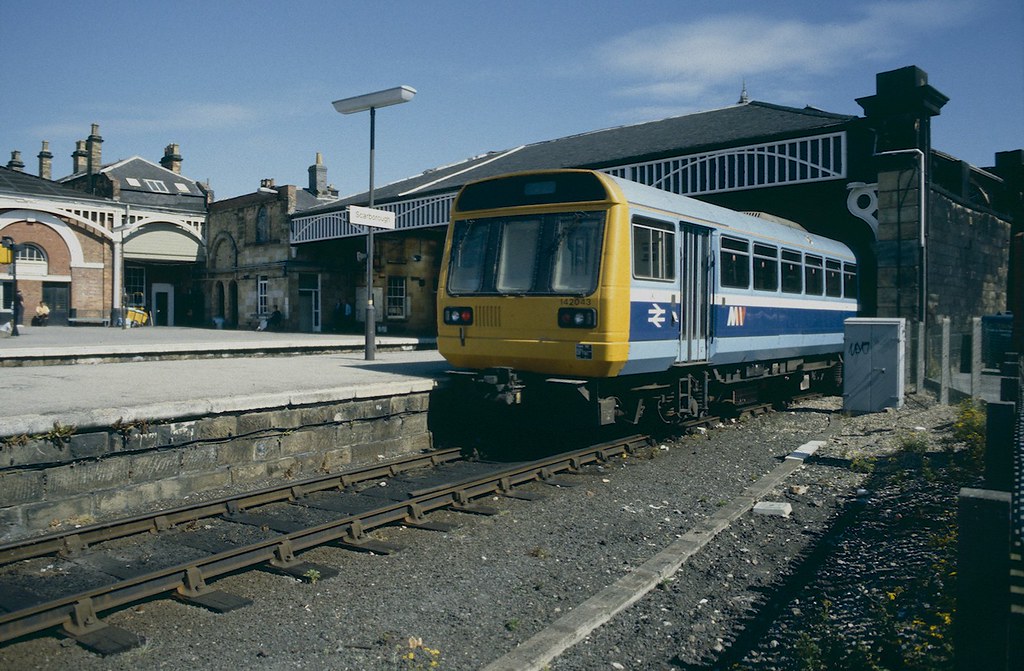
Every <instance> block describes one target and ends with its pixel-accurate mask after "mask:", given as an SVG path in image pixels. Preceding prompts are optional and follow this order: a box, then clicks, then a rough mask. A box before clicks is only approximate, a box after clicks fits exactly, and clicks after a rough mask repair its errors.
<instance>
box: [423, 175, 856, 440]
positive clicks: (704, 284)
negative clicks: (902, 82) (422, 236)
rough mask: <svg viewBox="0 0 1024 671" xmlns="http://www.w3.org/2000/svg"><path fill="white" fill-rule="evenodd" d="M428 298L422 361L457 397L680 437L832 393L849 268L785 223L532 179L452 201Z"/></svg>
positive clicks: (578, 182) (835, 246)
mask: <svg viewBox="0 0 1024 671" xmlns="http://www.w3.org/2000/svg"><path fill="white" fill-rule="evenodd" d="M437 296H438V338H437V347H438V350H439V351H440V353H441V354H442V355H443V356H444V357H445V358H446V359H447V360H448V361H449V362H450V363H451V364H452V365H453V367H455V370H453V371H452V373H453V378H454V380H455V381H462V382H463V383H464V384H465V385H466V387H467V393H472V394H474V395H476V396H478V397H480V398H488V399H491V400H494V401H497V402H499V403H507V404H510V405H516V404H522V403H528V402H531V399H532V402H536V403H545V404H546V403H549V402H558V403H562V402H566V400H567V399H568V400H571V402H573V403H577V404H581V405H580V408H581V412H582V413H583V414H585V415H586V416H587V417H588V418H590V419H588V420H587V421H590V420H591V419H592V420H593V421H595V422H597V423H599V424H613V423H621V422H625V423H639V422H640V421H641V420H642V419H644V418H647V419H652V418H653V419H656V420H658V421H664V422H680V421H684V420H686V419H688V418H692V417H697V416H700V415H703V414H706V413H708V411H709V408H712V407H714V406H715V405H716V404H721V405H727V404H733V405H738V404H742V403H746V402H751V401H753V400H756V399H762V400H763V399H765V397H770V398H773V399H774V398H779V397H782V396H785V395H787V394H788V395H789V396H792V395H793V394H794V393H797V392H798V391H799V390H806V389H809V388H811V387H813V386H815V385H824V386H829V385H833V386H834V385H835V384H837V383H838V382H840V380H841V375H842V358H841V353H842V349H843V321H844V320H845V319H846V318H848V317H852V316H855V315H856V313H857V266H856V259H855V257H854V255H853V253H852V252H851V251H850V249H849V248H848V247H846V246H845V245H843V244H841V243H839V242H836V241H834V240H830V239H827V238H823V237H821V236H818V235H812V234H811V233H809V232H807V231H806V230H804V229H803V228H802V227H800V226H798V225H797V224H795V223H793V222H788V221H786V220H782V219H778V218H775V217H771V216H769V215H764V214H756V213H754V214H744V213H739V212H735V211H732V210H729V209H725V208H722V207H717V206H715V205H711V204H708V203H705V202H702V201H699V200H695V199H693V198H688V197H685V196H680V195H676V194H672V193H669V192H667V191H662V190H660V189H655V188H652V187H648V186H645V185H642V184H638V183H636V182H631V181H628V180H625V179H620V178H617V177H613V176H610V175H607V174H604V173H600V172H595V171H589V170H553V171H536V172H525V173H515V174H509V175H504V176H500V177H495V178H492V179H485V180H481V181H477V182H472V183H469V184H467V185H466V186H464V187H463V189H462V190H461V191H460V193H459V195H458V196H457V198H456V200H455V202H454V205H453V210H452V216H451V221H450V225H449V229H448V234H447V238H446V241H445V250H444V258H443V261H442V267H441V275H440V280H439V286H438V294H437ZM833 388H834V387H833ZM552 399H554V401H552ZM559 407H568V406H561V405H560V406H559Z"/></svg>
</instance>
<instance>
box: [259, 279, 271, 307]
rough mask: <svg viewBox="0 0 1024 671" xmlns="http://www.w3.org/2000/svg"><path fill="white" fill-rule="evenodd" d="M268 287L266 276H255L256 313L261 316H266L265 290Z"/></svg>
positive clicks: (268, 282) (268, 281)
mask: <svg viewBox="0 0 1024 671" xmlns="http://www.w3.org/2000/svg"><path fill="white" fill-rule="evenodd" d="M269 286H270V278H268V277H267V276H266V275H257V276H256V312H258V313H259V314H261V315H265V314H267V289H268V288H269Z"/></svg>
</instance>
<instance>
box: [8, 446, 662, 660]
mask: <svg viewBox="0 0 1024 671" xmlns="http://www.w3.org/2000/svg"><path fill="white" fill-rule="evenodd" d="M646 443H647V438H646V437H644V436H633V437H630V438H626V439H623V440H619V441H614V442H610V443H602V444H599V445H594V446H591V447H588V448H583V449H581V450H576V451H573V452H568V453H564V454H560V455H557V456H554V457H550V458H546V459H540V460H537V461H532V462H527V463H524V464H516V465H511V466H508V465H504V464H480V463H474V462H465V461H460V460H459V459H460V457H459V455H458V451H457V450H448V451H442V452H436V453H429V454H425V455H417V456H415V457H411V458H407V459H404V460H398V461H393V462H388V463H387V464H381V465H378V466H374V467H370V468H366V469H360V470H358V471H350V472H346V473H341V474H337V475H333V476H325V477H320V478H313V479H309V480H305V481H302V482H297V483H292V484H289V485H284V486H281V487H275V488H269V489H263V490H260V491H256V492H249V493H246V494H243V495H240V496H237V497H229V498H225V499H220V500H218V501H213V502H208V503H203V504H197V505H194V506H187V507H181V508H175V509H173V510H166V511H159V512H156V513H153V514H149V515H144V516H139V517H135V518H131V519H127V520H122V521H119V522H115V523H111V524H101V525H92V526H90V527H86V528H83V529H78V530H75V531H73V532H69V533H62V534H56V535H53V536H47V537H44V538H40V539H34V540H33V539H29V540H27V541H22V542H18V543H14V544H8V545H5V546H0V563H2V565H0V569H3V571H2V572H0V643H4V642H7V641H10V640H13V639H16V638H20V637H22V636H25V635H28V634H32V633H36V632H40V631H45V630H47V629H51V628H54V627H63V629H64V632H65V633H66V634H68V635H70V636H72V637H73V638H76V639H77V640H78V641H79V642H80V643H81V644H83V645H85V646H86V647H89V648H91V649H93V650H95V651H97V652H101V653H104V654H106V653H109V652H116V651H119V650H123V649H127V648H130V647H133V646H134V645H137V644H138V640H137V638H136V637H134V635H132V634H130V632H124V631H123V630H119V629H118V628H116V627H112V626H109V625H107V624H105V623H103V622H102V620H101V619H100V615H101V613H103V612H105V611H109V610H112V609H115V608H121V607H124V606H126V605H128V604H131V603H134V602H137V601H140V600H143V599H147V598H151V597H154V596H158V595H165V594H173V595H175V596H176V597H177V598H179V599H183V600H186V601H192V602H195V603H196V604H198V605H202V606H205V607H207V608H212V609H221V610H230V609H233V608H234V607H238V606H240V605H244V604H245V603H247V602H245V601H244V600H240V599H238V597H232V596H231V595H225V594H223V593H221V592H218V591H216V590H213V589H211V588H210V586H209V581H211V580H212V579H215V578H218V577H220V576H223V575H226V574H229V573H233V572H237V571H240V570H243V569H248V568H254V567H261V566H262V567H265V568H272V569H274V570H278V571H281V572H285V573H287V574H289V575H292V576H295V577H299V578H302V577H304V576H305V577H308V576H310V575H317V576H318V577H329V576H330V575H333V574H334V573H336V572H334V571H333V570H332V569H330V568H328V567H322V566H317V565H314V564H309V563H306V562H302V561H300V560H299V559H298V555H299V554H300V553H302V552H304V551H305V550H309V549H311V548H314V547H318V546H322V545H326V544H331V543H333V544H335V545H340V546H341V547H345V548H349V549H356V550H372V551H383V552H387V551H388V548H387V547H386V546H382V545H381V544H380V543H378V542H377V541H375V540H374V539H372V538H370V537H368V536H367V533H368V532H370V531H372V530H374V529H376V528H379V527H382V526H386V525H391V524H406V525H409V526H421V527H423V528H427V529H430V528H434V529H437V530H443V529H444V526H443V525H437V524H431V523H430V522H429V521H427V520H425V519H424V516H425V515H426V514H428V513H430V512H433V511H436V510H439V509H443V508H449V509H454V510H458V511H464V512H479V513H487V512H488V510H487V509H486V507H484V506H480V505H478V504H476V503H475V501H476V500H477V499H479V498H481V497H484V496H492V495H504V496H516V495H517V494H516V493H515V492H514V489H515V488H516V487H517V486H520V485H522V484H525V483H528V482H534V481H542V480H550V479H551V478H553V476H554V475H556V474H558V473H564V472H571V471H575V470H578V469H580V468H582V467H583V466H585V465H588V464H591V463H601V462H604V461H607V460H608V459H611V458H613V457H616V456H619V455H622V454H624V453H626V452H630V451H634V450H635V449H638V448H639V447H641V446H643V445H646ZM427 467H433V468H435V469H437V468H442V467H444V468H448V469H449V471H448V472H446V473H442V474H441V475H442V481H440V482H438V481H437V476H436V474H435V476H434V477H433V478H432V479H431V478H424V477H420V478H418V479H417V478H413V477H409V478H407V479H405V480H403V481H401V482H395V483H394V486H391V487H387V488H380V487H369V488H368V489H364V490H362V491H358V492H357V491H352V489H353V488H354V487H355V486H356V485H358V484H359V483H363V484H365V483H367V482H368V481H375V480H378V479H380V478H389V477H390V478H395V476H397V475H405V476H408V475H410V473H411V471H413V470H415V469H421V468H427ZM481 471H482V472H481ZM429 473H434V471H429ZM382 490H385V491H386V492H387V495H388V496H392V497H394V498H392V499H385V500H384V501H383V502H381V499H380V495H379V492H380V491H382ZM363 493H365V494H367V496H363V497H361V498H359V497H360V495H361V494H363ZM279 504H293V505H297V506H302V509H301V510H300V511H299V513H298V514H297V515H294V516H292V517H290V518H287V517H283V516H281V515H276V514H275V513H276V512H280V511H279V509H275V508H273V507H274V506H275V505H279ZM315 513H317V514H315ZM319 513H324V514H326V515H327V517H328V519H327V520H326V521H320V522H315V521H314V522H313V523H310V521H311V520H315V519H316V517H317V516H318V514H319ZM212 518H219V519H218V520H217V521H218V523H220V522H223V523H224V524H226V525H235V526H237V527H238V528H243V527H244V528H247V529H249V530H250V532H249V534H248V536H246V534H241V533H239V534H237V536H238V537H244V538H246V539H247V540H249V541H251V540H252V539H251V537H252V536H253V535H256V536H261V537H260V538H259V539H258V540H256V541H254V542H238V543H235V542H233V541H231V542H229V541H226V540H225V538H226V537H228V536H231V537H232V538H234V537H235V535H231V534H220V533H219V532H218V535H217V536H216V538H213V537H211V536H206V537H204V536H203V535H202V529H201V528H199V527H200V525H197V524H196V522H198V520H201V519H210V520H211V521H212ZM211 526H212V525H211ZM190 527H191V529H190ZM176 530H177V531H179V532H180V533H178V534H177V536H175V537H174V538H173V539H170V538H168V540H167V543H169V544H170V543H171V541H172V540H175V541H178V542H179V543H180V544H181V547H187V548H188V549H189V551H190V552H192V553H193V554H200V555H202V556H198V557H195V558H193V559H188V560H185V561H182V560H181V559H179V558H178V557H180V556H181V555H182V554H184V553H183V552H181V551H180V548H179V551H178V553H177V554H175V555H174V556H175V559H173V560H172V561H174V563H173V564H172V565H169V566H158V567H155V568H153V569H151V570H141V571H140V570H139V567H138V563H139V562H136V565H135V566H131V565H130V564H131V562H125V561H124V559H123V557H124V555H123V552H125V550H124V548H120V549H119V547H118V546H119V545H120V544H119V543H118V539H124V538H126V537H128V536H132V535H135V534H158V535H159V537H160V538H165V537H168V536H169V535H171V536H174V533H173V532H174V531H176ZM186 532H187V533H186ZM106 543H110V544H111V545H112V546H114V547H112V552H111V554H110V555H109V556H104V555H102V553H103V549H104V548H103V546H104V544H106ZM176 547H177V546H176ZM87 549H89V550H91V552H89V553H86V550H87ZM55 554H58V555H65V556H74V557H76V558H83V557H85V556H86V555H88V556H90V557H93V558H94V562H96V563H98V565H100V566H102V567H103V568H102V573H103V574H104V575H105V576H106V577H108V578H109V577H111V576H118V577H115V578H113V580H114V581H113V582H108V584H102V585H96V586H92V587H90V588H87V589H80V588H76V589H77V590H78V591H73V592H71V591H70V589H71V588H65V589H63V590H62V589H60V588H59V587H55V586H54V584H53V582H52V581H53V577H51V578H48V579H47V580H48V581H49V582H48V594H53V593H54V592H57V593H60V594H61V595H60V596H59V597H57V598H49V597H42V596H40V595H39V594H37V593H33V592H32V591H31V590H26V589H24V583H22V582H20V578H19V576H18V573H17V571H15V570H14V569H16V568H17V566H18V564H17V562H24V561H28V562H31V561H33V560H38V559H39V558H42V557H46V556H49V555H55ZM78 563H79V562H76V566H77V565H78ZM143 564H144V562H143ZM69 582H70V584H71V585H81V584H82V582H81V579H79V580H77V581H76V580H73V579H69Z"/></svg>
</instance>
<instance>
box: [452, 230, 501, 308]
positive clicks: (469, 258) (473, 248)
mask: <svg viewBox="0 0 1024 671" xmlns="http://www.w3.org/2000/svg"><path fill="white" fill-rule="evenodd" d="M490 234H491V226H490V224H489V223H487V222H486V221H476V220H472V219H470V220H466V221H460V222H459V224H458V226H457V227H456V229H455V233H454V236H453V237H452V258H451V266H450V268H449V271H448V290H449V291H451V292H452V293H456V294H458V293H471V292H476V291H480V289H481V288H482V287H483V281H484V257H485V256H486V252H487V239H488V237H489V236H490Z"/></svg>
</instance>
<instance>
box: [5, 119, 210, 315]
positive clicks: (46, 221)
mask: <svg viewBox="0 0 1024 671" xmlns="http://www.w3.org/2000/svg"><path fill="white" fill-rule="evenodd" d="M102 142H103V138H102V137H100V135H99V126H98V125H97V124H93V125H92V132H91V133H90V135H89V137H88V139H86V140H80V141H78V142H77V144H76V149H75V151H74V153H73V154H72V156H71V157H72V174H70V175H69V176H67V177H64V178H62V179H60V180H58V181H53V180H51V179H50V177H51V175H52V172H53V154H52V153H51V152H50V147H49V143H48V142H46V141H44V142H43V144H42V150H41V151H40V152H39V155H38V158H39V176H33V175H29V174H27V173H25V172H24V168H25V166H24V162H23V161H22V160H21V153H20V152H19V151H14V152H12V155H11V160H10V161H9V162H8V164H7V167H6V168H2V169H0V170H2V172H0V233H2V234H3V235H4V236H9V237H11V238H12V239H13V240H14V241H15V242H17V243H21V244H23V245H24V246H25V247H24V251H22V252H20V253H19V254H18V257H17V272H18V288H19V289H20V290H21V291H22V293H23V295H24V296H25V302H26V308H27V310H26V311H27V312H29V313H30V314H31V312H32V310H33V309H34V306H35V305H37V304H38V302H39V301H40V300H45V301H46V302H47V303H48V304H49V306H50V308H51V313H50V320H51V323H53V324H63V323H70V324H109V323H117V322H118V320H119V319H120V318H121V316H122V310H123V309H124V308H126V307H140V308H144V309H145V310H147V312H148V313H149V314H150V315H151V317H152V319H153V321H154V323H156V324H157V325H168V326H173V325H183V324H189V323H198V322H199V321H200V315H201V313H202V293H201V291H199V287H198V285H197V284H196V282H195V279H194V274H195V272H196V265H197V262H201V261H202V259H203V258H204V251H205V246H204V226H205V221H206V206H207V202H208V201H209V200H210V199H211V198H212V194H211V193H210V192H209V189H207V188H206V187H205V186H204V185H201V184H198V183H197V182H195V181H194V180H191V179H189V178H187V177H184V176H182V175H181V172H180V171H181V161H182V159H181V156H180V154H179V153H178V146H177V145H174V144H171V145H168V146H167V148H166V149H165V152H164V156H163V158H162V159H161V161H160V165H158V164H156V163H152V162H150V161H147V160H146V159H143V158H140V157H138V156H136V157H132V158H129V159H126V160H121V161H117V162H115V163H111V164H109V165H104V164H103V163H102V148H101V147H102ZM12 270H13V269H12V268H11V267H9V266H0V282H2V284H0V292H2V306H3V307H2V310H4V313H0V320H6V319H7V318H9V317H6V316H4V315H9V314H10V305H11V296H12V292H13V281H14V277H13V273H12Z"/></svg>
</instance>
